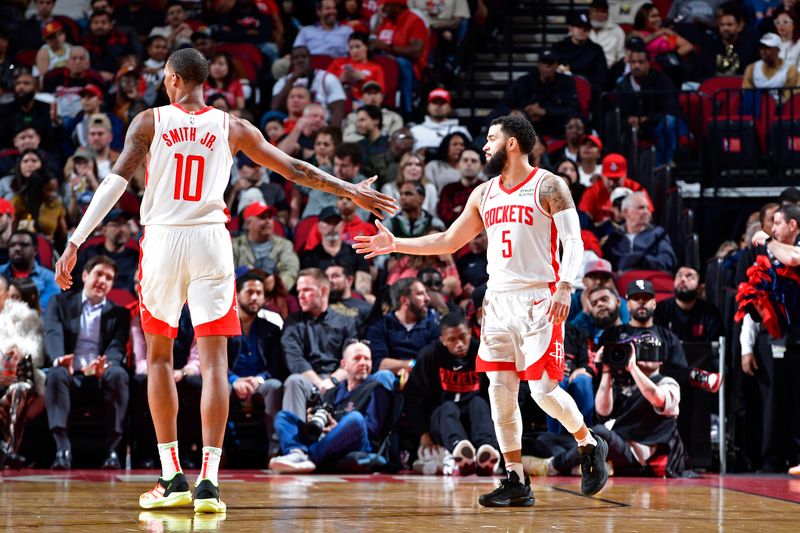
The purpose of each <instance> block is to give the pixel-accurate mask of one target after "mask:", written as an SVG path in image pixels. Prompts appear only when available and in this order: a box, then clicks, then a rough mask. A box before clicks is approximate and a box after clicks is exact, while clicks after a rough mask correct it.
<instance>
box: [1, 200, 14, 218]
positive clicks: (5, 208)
mask: <svg viewBox="0 0 800 533" xmlns="http://www.w3.org/2000/svg"><path fill="white" fill-rule="evenodd" d="M0 215H11V216H14V204H12V203H11V202H9V201H8V200H6V199H5V198H0Z"/></svg>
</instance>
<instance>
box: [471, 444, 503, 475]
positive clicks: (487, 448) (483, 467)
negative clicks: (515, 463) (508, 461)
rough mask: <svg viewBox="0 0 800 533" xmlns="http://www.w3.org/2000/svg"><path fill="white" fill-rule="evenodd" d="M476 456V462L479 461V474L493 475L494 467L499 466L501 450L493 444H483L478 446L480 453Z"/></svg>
mask: <svg viewBox="0 0 800 533" xmlns="http://www.w3.org/2000/svg"><path fill="white" fill-rule="evenodd" d="M476 457H477V460H476V462H477V463H478V475H479V476H491V475H493V474H494V467H495V466H497V462H498V461H500V452H498V451H497V448H495V447H494V446H492V445H491V444H482V445H481V447H480V448H478V454H477V456H476Z"/></svg>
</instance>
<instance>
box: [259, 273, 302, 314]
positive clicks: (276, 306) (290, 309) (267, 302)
mask: <svg viewBox="0 0 800 533" xmlns="http://www.w3.org/2000/svg"><path fill="white" fill-rule="evenodd" d="M264 274H265V277H264V308H265V309H267V310H269V311H273V312H275V313H278V314H279V315H281V318H283V319H284V320H286V317H287V316H289V315H290V314H292V313H295V312H297V311H299V310H300V304H299V303H298V302H297V298H296V297H294V296H292V295H291V294H289V291H288V290H287V289H286V287H285V286H284V284H283V281H282V280H281V277H280V276H279V275H278V273H277V271H276V270H275V269H273V270H271V271H270V272H265V273H264Z"/></svg>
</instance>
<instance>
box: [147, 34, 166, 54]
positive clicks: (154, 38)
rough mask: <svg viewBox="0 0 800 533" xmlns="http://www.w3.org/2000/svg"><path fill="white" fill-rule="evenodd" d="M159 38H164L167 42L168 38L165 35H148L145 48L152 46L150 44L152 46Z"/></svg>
mask: <svg viewBox="0 0 800 533" xmlns="http://www.w3.org/2000/svg"><path fill="white" fill-rule="evenodd" d="M159 39H161V40H162V41H164V42H167V38H166V37H164V36H163V35H151V36H150V37H148V38H147V40H146V41H145V42H144V48H145V50H147V49H148V48H150V46H151V45H152V44H153V43H154V42H156V41H157V40H159Z"/></svg>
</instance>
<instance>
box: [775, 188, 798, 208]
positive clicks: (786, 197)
mask: <svg viewBox="0 0 800 533" xmlns="http://www.w3.org/2000/svg"><path fill="white" fill-rule="evenodd" d="M778 201H779V202H780V203H782V204H783V203H792V204H796V203H798V202H800V189H798V188H797V187H787V188H785V189H783V190H782V191H781V193H780V194H779V195H778Z"/></svg>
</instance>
